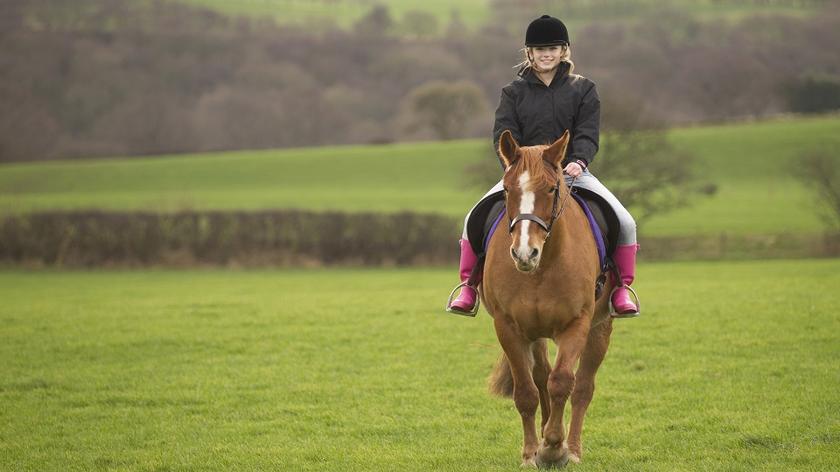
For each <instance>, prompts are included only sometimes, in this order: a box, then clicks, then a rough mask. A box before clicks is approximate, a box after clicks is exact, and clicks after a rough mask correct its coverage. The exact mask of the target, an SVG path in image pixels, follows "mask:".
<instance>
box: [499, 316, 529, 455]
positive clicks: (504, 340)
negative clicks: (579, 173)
mask: <svg viewBox="0 0 840 472" xmlns="http://www.w3.org/2000/svg"><path fill="white" fill-rule="evenodd" d="M493 324H494V326H495V328H496V336H497V337H498V338H499V344H501V345H502V349H503V350H504V351H505V355H506V356H507V358H508V363H509V364H510V373H511V375H512V376H513V402H514V404H515V405H516V409H517V410H518V411H519V416H520V417H521V418H522V430H523V432H524V436H525V439H524V442H523V445H522V466H523V467H535V466H536V455H537V449H538V448H539V439H538V438H537V427H536V424H535V420H536V414H537V406H539V403H540V397H539V391H538V390H537V386H536V385H535V384H534V379H533V377H532V376H531V362H532V360H531V353H530V351H531V342H530V341H528V340H526V339H523V338H522V337H521V336H520V335H519V333H518V332H517V331H516V329H515V327H514V326H513V325H512V324H511V323H509V322H508V321H507V320H506V319H504V317H503V316H497V317H496V318H495V319H494V323H493Z"/></svg>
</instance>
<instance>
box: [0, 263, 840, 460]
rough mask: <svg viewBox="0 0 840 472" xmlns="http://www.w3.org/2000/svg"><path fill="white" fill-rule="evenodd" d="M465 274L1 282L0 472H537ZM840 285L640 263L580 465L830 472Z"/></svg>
mask: <svg viewBox="0 0 840 472" xmlns="http://www.w3.org/2000/svg"><path fill="white" fill-rule="evenodd" d="M791 274H795V276H791ZM456 278H457V275H456V273H455V270H454V268H452V270H447V271H444V270H318V271H302V270H288V271H189V272H186V271H185V272H177V271H137V272H80V273H71V272H24V271H13V272H0V300H2V301H3V303H2V304H0V339H2V340H3V342H2V343H0V359H2V368H0V470H4V471H91V470H125V471H133V470H137V471H141V470H143V471H152V470H155V471H165V470H179V471H180V470H184V471H200V470H225V471H233V470H242V471H255V470H278V471H338V470H341V471H348V472H352V471H378V470H400V471H423V472H427V471H430V470H434V471H475V470H481V471H514V470H519V469H518V465H519V449H520V447H521V440H522V437H521V434H522V433H521V426H520V421H519V417H518V414H517V412H516V411H515V409H514V407H513V404H512V402H511V401H510V400H507V399H498V398H493V397H490V396H489V395H488V394H487V393H486V391H485V377H486V376H487V374H488V373H489V371H490V368H491V365H492V364H493V362H494V360H495V358H496V356H497V354H498V352H499V347H498V344H497V341H496V340H495V335H494V334H493V329H492V323H491V321H490V319H489V318H488V317H487V315H486V314H484V313H482V314H481V315H480V316H479V317H478V318H476V319H468V318H463V317H456V316H453V315H447V314H444V313H443V312H442V310H441V306H442V304H443V302H444V298H445V296H446V295H447V294H448V291H449V288H450V286H451V285H453V284H454V283H455V280H456ZM838 286H840V261H838V260H809V261H776V262H749V263H688V264H686V263H683V264H673V263H670V264H645V265H642V267H641V268H640V274H639V278H638V279H637V284H636V287H637V289H638V290H639V293H640V294H641V296H642V299H643V301H644V307H645V308H644V313H643V315H642V317H641V318H638V319H634V320H622V321H618V322H616V326H615V331H614V335H613V341H612V344H611V346H610V352H609V353H608V355H607V359H606V361H605V362H604V365H603V367H602V368H601V371H600V373H599V376H598V388H597V391H596V393H595V398H594V401H593V403H592V406H591V407H590V410H589V414H588V418H587V423H586V427H585V431H584V448H585V455H584V462H583V463H582V464H580V465H576V466H573V467H571V468H570V470H574V471H580V472H586V471H604V470H610V471H641V470H643V471H667V472H672V471H687V472H688V471H690V472H694V471H700V470H726V471H750V472H752V471H758V470H760V471H785V472H787V471H828V470H834V469H835V468H836V465H837V464H838V463H840V408H838V401H839V400H840V397H838V390H837V386H838V379H840V363H838V362H837V354H838V346H840V317H838V316H837V314H836V313H837V309H836V307H837V305H838V304H840V295H838V293H837V291H836V290H833V289H831V287H838Z"/></svg>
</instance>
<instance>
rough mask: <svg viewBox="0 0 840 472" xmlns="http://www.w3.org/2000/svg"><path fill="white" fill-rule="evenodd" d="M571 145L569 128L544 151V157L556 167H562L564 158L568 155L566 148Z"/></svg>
mask: <svg viewBox="0 0 840 472" xmlns="http://www.w3.org/2000/svg"><path fill="white" fill-rule="evenodd" d="M568 147H569V130H566V131H565V132H564V133H563V136H560V139H558V140H557V141H554V143H552V145H551V146H549V147H548V149H546V150H545V151H543V159H545V160H546V161H548V162H549V164H551V165H553V166H554V167H556V168H558V169H559V168H560V165H561V163H562V162H563V159H564V158H565V157H566V149H567V148H568Z"/></svg>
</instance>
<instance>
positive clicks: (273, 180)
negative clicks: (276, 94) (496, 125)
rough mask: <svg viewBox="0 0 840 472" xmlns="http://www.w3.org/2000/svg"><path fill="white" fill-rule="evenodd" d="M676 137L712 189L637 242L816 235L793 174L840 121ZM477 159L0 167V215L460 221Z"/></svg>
mask: <svg viewBox="0 0 840 472" xmlns="http://www.w3.org/2000/svg"><path fill="white" fill-rule="evenodd" d="M672 139H673V142H674V143H675V144H676V145H677V146H678V147H680V148H683V149H687V150H690V151H692V152H694V153H695V154H696V155H697V156H698V160H699V161H700V165H699V169H698V172H699V173H700V174H701V175H702V177H703V179H704V180H707V181H711V182H713V183H715V184H717V185H718V189H719V191H718V193H717V195H715V196H714V197H712V198H705V199H701V200H698V201H697V203H696V204H695V205H694V206H692V207H690V208H687V209H684V210H680V211H677V212H674V213H672V214H667V215H663V216H661V217H655V218H654V219H652V220H651V221H650V222H649V223H648V224H647V226H645V227H644V228H642V234H644V235H692V234H717V233H721V232H729V233H736V234H749V233H779V232H797V233H814V232H819V231H820V230H821V228H822V226H821V223H820V220H819V218H818V217H817V212H816V211H815V210H814V209H813V208H812V202H813V196H812V194H811V193H810V191H809V190H808V189H807V188H805V186H803V185H802V184H800V183H799V182H798V181H796V180H795V179H793V178H792V177H791V176H790V174H789V172H790V169H791V167H792V166H793V165H795V164H794V159H795V158H796V156H798V155H799V153H802V152H803V151H807V150H809V149H812V148H815V147H821V148H832V149H837V148H838V147H840V117H837V116H833V117H831V116H830V117H821V118H800V119H789V120H776V121H767V122H760V123H744V124H730V125H727V126H710V127H697V128H685V129H677V130H675V131H673V134H672ZM480 159H495V157H494V156H493V154H492V151H491V150H490V146H489V143H488V142H487V141H486V140H465V141H451V142H437V143H414V144H411V143H409V144H395V145H383V146H343V147H322V148H308V149H288V150H269V151H252V152H251V151H242V152H229V153H217V154H203V155H182V156H161V157H148V158H133V159H129V158H123V159H91V160H80V161H63V162H45V163H36V164H4V165H0V213H18V212H27V211H34V210H47V209H90V208H94V209H108V210H151V211H177V210H181V209H263V208H303V209H312V210H328V209H335V210H346V211H385V212H396V211H403V210H410V211H419V212H435V213H444V214H448V215H452V216H459V217H460V216H461V215H463V214H464V213H465V212H466V210H467V209H469V207H470V206H471V205H472V204H473V203H474V201H475V200H477V199H478V198H479V197H480V196H481V195H482V194H483V193H484V191H485V189H483V188H477V187H475V186H473V187H470V186H465V185H464V184H463V182H464V180H465V173H464V168H465V167H466V166H468V165H469V164H470V163H472V162H476V161H478V160H480ZM605 177H606V178H608V177H609V176H608V175H607V176H604V175H601V178H605Z"/></svg>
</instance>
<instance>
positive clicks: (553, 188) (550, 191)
mask: <svg viewBox="0 0 840 472" xmlns="http://www.w3.org/2000/svg"><path fill="white" fill-rule="evenodd" d="M556 191H557V188H556V187H551V188H550V189H548V193H554V192H556Z"/></svg>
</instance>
